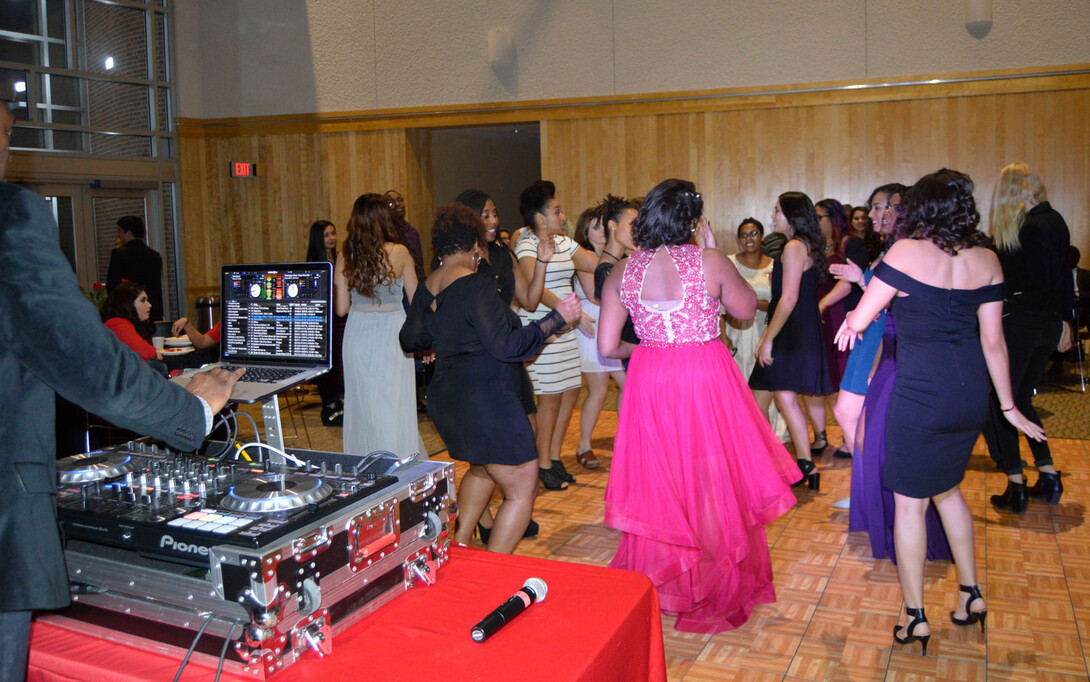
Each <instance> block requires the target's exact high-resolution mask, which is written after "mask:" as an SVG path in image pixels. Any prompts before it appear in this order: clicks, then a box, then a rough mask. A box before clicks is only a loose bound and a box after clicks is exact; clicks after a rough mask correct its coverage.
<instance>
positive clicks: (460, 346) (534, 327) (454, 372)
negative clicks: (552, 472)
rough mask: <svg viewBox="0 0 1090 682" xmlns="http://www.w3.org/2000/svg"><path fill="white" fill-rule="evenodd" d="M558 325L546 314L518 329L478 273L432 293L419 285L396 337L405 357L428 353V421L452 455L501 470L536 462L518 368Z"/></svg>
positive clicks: (489, 283) (490, 284)
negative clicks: (431, 358) (431, 357)
mask: <svg viewBox="0 0 1090 682" xmlns="http://www.w3.org/2000/svg"><path fill="white" fill-rule="evenodd" d="M433 304H434V309H433ZM564 324H565V323H564V318H563V317H561V316H560V313H558V312H556V311H555V310H554V311H552V312H550V313H549V314H548V315H546V316H545V317H544V318H542V319H541V320H537V321H534V322H532V323H530V324H528V325H526V326H522V325H521V324H520V322H519V320H518V317H517V316H516V315H514V314H512V312H511V309H510V308H509V307H507V306H505V305H504V304H503V301H501V300H500V296H499V294H498V293H497V292H496V287H495V283H494V282H493V281H492V279H491V278H490V277H487V276H485V275H483V274H480V273H474V274H471V275H466V276H465V277H462V278H459V279H457V280H455V281H453V282H451V283H450V284H449V285H448V286H447V288H446V289H444V290H443V291H441V292H439V295H438V296H433V295H432V293H431V292H430V291H428V288H427V286H425V284H424V282H421V283H420V285H419V286H418V287H417V290H416V295H415V296H414V297H413V302H412V306H411V307H410V309H409V314H408V316H407V318H406V319H405V324H404V326H402V328H401V334H400V337H399V338H400V341H401V347H402V348H403V349H404V350H405V351H407V352H413V351H417V350H423V349H428V348H431V349H433V350H434V351H435V375H434V376H433V377H432V381H431V384H430V385H429V387H428V416H429V417H431V420H432V423H434V424H435V429H436V430H437V431H438V432H439V436H440V437H441V438H442V439H443V442H444V443H445V444H446V446H447V449H448V450H449V451H450V456H451V457H452V458H454V459H456V460H459V461H463V462H469V463H470V464H509V465H517V464H523V463H525V462H529V461H530V460H533V459H536V458H537V448H536V446H535V444H534V435H533V431H532V430H531V428H530V421H529V420H528V419H527V418H526V411H525V409H524V408H523V407H522V403H521V400H520V379H519V373H520V372H521V371H522V369H521V365H520V364H519V363H521V362H522V361H523V360H526V359H528V358H531V357H533V356H534V355H535V354H536V353H537V351H538V350H539V349H540V348H541V344H542V343H543V342H544V340H545V339H546V338H547V337H548V336H550V335H552V334H554V333H555V332H556V331H557V330H558V329H560V328H561V327H563V326H564Z"/></svg>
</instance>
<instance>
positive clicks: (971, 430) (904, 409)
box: [874, 262, 1003, 499]
mask: <svg viewBox="0 0 1090 682" xmlns="http://www.w3.org/2000/svg"><path fill="white" fill-rule="evenodd" d="M874 275H875V277H877V278H878V279H880V280H882V281H883V282H885V283H887V284H889V285H890V286H892V287H894V288H896V289H898V290H899V291H902V292H904V293H906V294H908V295H907V296H903V297H901V298H898V299H897V379H896V381H895V382H894V385H893V395H892V396H891V397H890V403H889V417H888V419H887V420H886V448H887V456H886V470H885V472H884V474H883V482H884V483H885V485H886V487H887V488H889V489H890V490H892V491H894V492H896V493H900V494H901V495H905V496H907V497H914V498H917V499H924V498H928V497H933V496H935V495H938V494H939V493H943V492H946V491H947V490H951V489H952V488H954V487H956V486H957V485H958V484H959V483H961V479H962V478H963V477H964V476H965V467H966V466H967V465H968V463H969V456H970V455H971V454H972V452H973V445H974V444H975V443H976V440H977V437H978V436H980V430H981V427H982V425H983V424H984V417H985V416H986V415H987V412H988V398H989V394H990V391H991V380H990V378H989V376H988V369H987V366H986V365H985V363H984V352H983V350H982V349H981V346H980V335H979V331H978V327H977V317H976V313H977V308H979V307H980V306H981V304H983V303H989V302H992V301H1001V300H1003V285H1002V284H992V285H988V286H984V287H980V288H978V289H942V288H939V287H934V286H931V285H929V284H924V283H923V282H919V281H917V280H915V279H913V278H912V277H909V276H908V275H906V274H905V273H903V272H901V271H899V270H897V269H896V268H894V267H892V266H890V265H888V264H886V263H885V262H883V263H881V264H880V265H879V266H878V268H877V269H876V270H875V272H874Z"/></svg>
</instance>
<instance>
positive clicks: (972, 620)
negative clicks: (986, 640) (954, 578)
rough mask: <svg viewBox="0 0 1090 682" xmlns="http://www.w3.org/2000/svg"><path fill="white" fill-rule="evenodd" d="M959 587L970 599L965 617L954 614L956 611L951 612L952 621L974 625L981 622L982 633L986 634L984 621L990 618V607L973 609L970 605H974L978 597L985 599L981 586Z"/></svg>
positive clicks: (962, 624)
mask: <svg viewBox="0 0 1090 682" xmlns="http://www.w3.org/2000/svg"><path fill="white" fill-rule="evenodd" d="M958 588H959V589H960V590H961V591H962V592H964V593H965V594H967V595H969V599H968V601H966V602H965V618H958V617H957V616H955V615H954V614H955V613H956V611H951V612H950V622H951V623H953V624H954V625H961V626H965V625H974V624H976V623H978V622H979V623H980V634H982V635H983V634H984V621H986V620H988V609H984V610H983V611H973V610H972V609H970V608H969V607H970V606H972V605H973V602H975V601H976V600H977V599H983V598H984V597H983V595H981V594H980V586H978V585H958Z"/></svg>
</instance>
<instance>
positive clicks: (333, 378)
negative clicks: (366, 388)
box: [307, 220, 348, 426]
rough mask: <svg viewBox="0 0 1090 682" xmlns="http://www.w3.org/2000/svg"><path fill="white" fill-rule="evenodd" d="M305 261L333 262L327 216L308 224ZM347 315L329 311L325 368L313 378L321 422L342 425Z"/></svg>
mask: <svg viewBox="0 0 1090 682" xmlns="http://www.w3.org/2000/svg"><path fill="white" fill-rule="evenodd" d="M307 262H308V263H322V262H327V263H331V264H332V265H333V266H334V267H336V266H337V228H336V226H334V225H333V223H331V222H329V221H328V220H315V221H314V222H313V223H311V226H310V238H309V240H308V241H307ZM347 321H348V316H347V315H333V327H332V329H333V337H332V338H331V339H330V344H329V345H330V347H331V348H332V350H333V357H332V362H331V364H330V366H329V371H328V372H326V373H325V374H323V375H321V376H320V377H318V378H317V379H315V380H314V385H315V386H317V387H318V395H319V396H320V397H321V399H322V424H324V425H325V426H342V425H343V424H344V360H343V358H342V355H341V347H342V345H343V344H344V326H345V323H346V322H347Z"/></svg>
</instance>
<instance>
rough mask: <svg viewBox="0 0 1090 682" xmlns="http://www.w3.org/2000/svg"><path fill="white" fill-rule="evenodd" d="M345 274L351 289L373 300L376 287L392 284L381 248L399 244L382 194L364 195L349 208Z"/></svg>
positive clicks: (387, 259)
mask: <svg viewBox="0 0 1090 682" xmlns="http://www.w3.org/2000/svg"><path fill="white" fill-rule="evenodd" d="M345 229H346V230H347V232H348V235H347V236H346V237H345V240H344V253H343V254H342V255H343V256H344V274H345V277H346V278H347V279H348V286H349V288H350V289H354V290H355V291H358V292H360V293H361V294H363V295H364V296H369V297H371V298H375V287H376V286H378V285H380V284H389V283H391V282H392V281H393V279H394V277H393V273H392V272H391V271H390V267H391V266H390V259H389V258H387V256H386V249H384V248H383V245H384V244H385V243H386V242H394V243H400V242H399V241H398V238H397V231H396V229H395V228H394V219H393V216H391V215H390V209H389V208H388V207H387V206H386V200H385V199H383V198H382V195H381V194H374V193H369V194H363V195H361V196H360V197H359V198H358V199H356V202H355V203H354V204H352V215H351V216H349V218H348V224H347V226H346V228H345Z"/></svg>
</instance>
